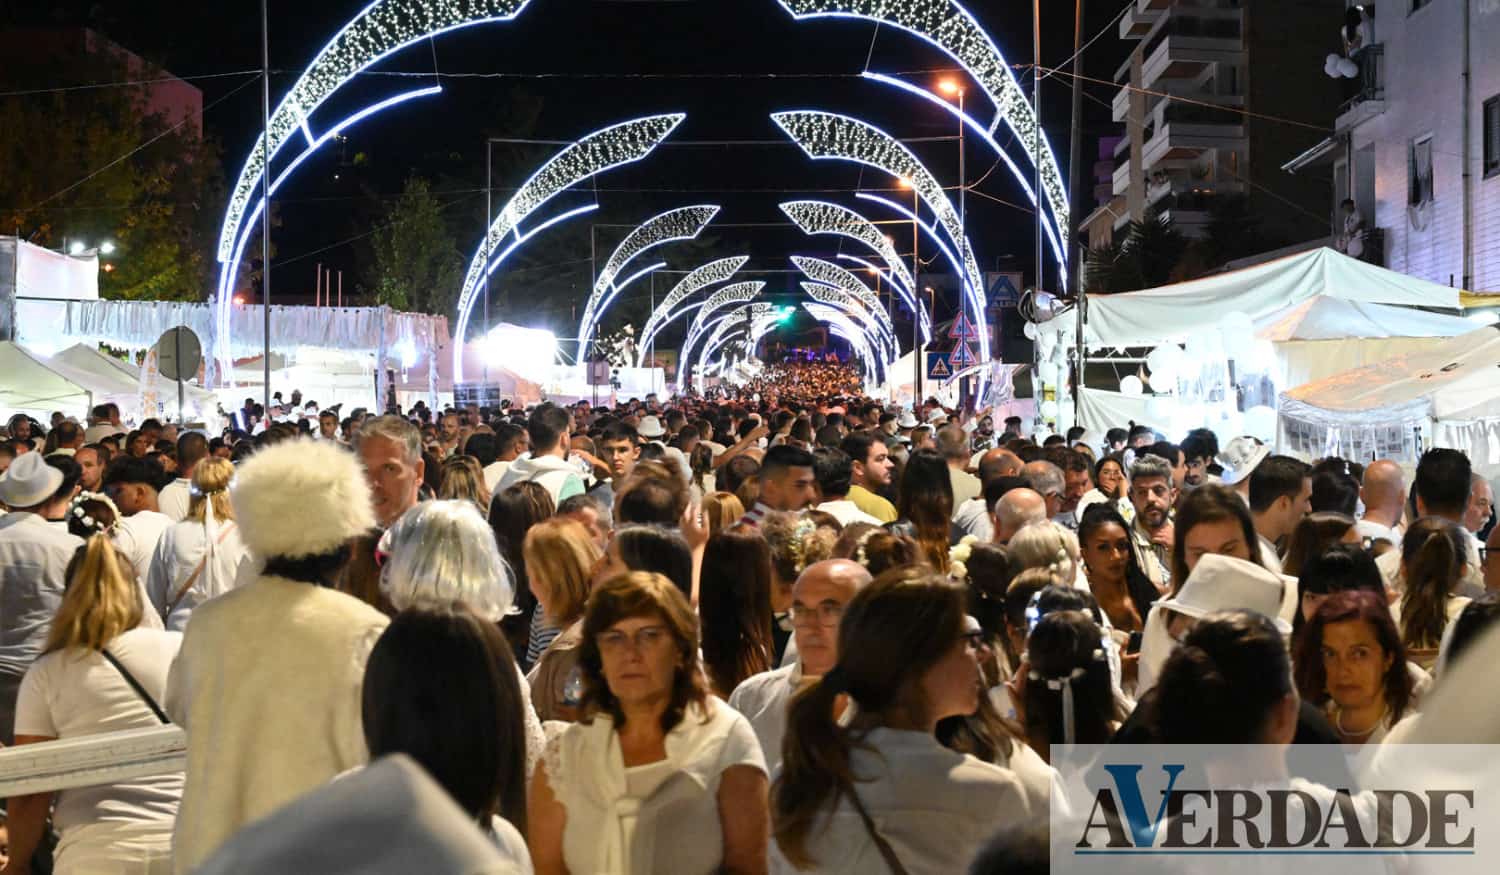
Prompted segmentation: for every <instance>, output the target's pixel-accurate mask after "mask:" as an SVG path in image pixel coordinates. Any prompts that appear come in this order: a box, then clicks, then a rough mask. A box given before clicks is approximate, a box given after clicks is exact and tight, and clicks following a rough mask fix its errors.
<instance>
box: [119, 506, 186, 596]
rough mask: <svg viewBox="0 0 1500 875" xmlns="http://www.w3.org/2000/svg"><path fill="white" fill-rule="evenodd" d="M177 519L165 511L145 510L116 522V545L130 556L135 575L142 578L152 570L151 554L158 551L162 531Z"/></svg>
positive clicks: (172, 524) (174, 523)
mask: <svg viewBox="0 0 1500 875" xmlns="http://www.w3.org/2000/svg"><path fill="white" fill-rule="evenodd" d="M176 524H177V523H176V521H175V520H173V519H172V518H171V517H169V516H167V515H166V514H164V513H157V512H156V511H154V510H143V511H139V512H138V513H135V514H133V515H131V516H128V517H125V518H123V519H121V520H120V521H119V522H117V523H115V533H114V540H115V546H116V547H119V548H120V549H121V550H122V551H124V553H125V555H126V556H127V557H129V559H130V564H131V565H133V566H135V576H136V577H138V578H140V579H141V580H145V579H146V575H147V574H148V573H150V571H151V555H152V554H153V553H155V552H156V542H157V541H160V540H161V536H162V533H163V532H165V531H166V530H167V529H170V528H171V527H172V526H174V525H176Z"/></svg>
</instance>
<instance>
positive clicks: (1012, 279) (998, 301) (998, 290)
mask: <svg viewBox="0 0 1500 875" xmlns="http://www.w3.org/2000/svg"><path fill="white" fill-rule="evenodd" d="M987 279H988V285H989V289H988V293H987V297H988V298H989V301H990V306H991V307H1014V306H1016V305H1017V304H1019V303H1020V302H1021V292H1020V290H1019V289H1018V288H1017V287H1018V286H1019V285H1020V284H1021V275H1020V274H1018V273H992V274H988V275H987Z"/></svg>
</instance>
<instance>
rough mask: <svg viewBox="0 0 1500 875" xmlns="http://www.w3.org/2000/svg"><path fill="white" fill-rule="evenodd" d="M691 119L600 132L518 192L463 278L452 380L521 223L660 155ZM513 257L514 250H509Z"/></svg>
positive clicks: (656, 118) (658, 118)
mask: <svg viewBox="0 0 1500 875" xmlns="http://www.w3.org/2000/svg"><path fill="white" fill-rule="evenodd" d="M685 118H687V116H686V115H685V114H683V113H670V114H666V115H653V116H646V117H644V118H638V119H633V120H631V121H628V122H621V123H620V124H617V125H611V126H610V127H607V128H603V129H601V130H597V131H595V132H593V133H591V134H589V135H587V136H585V137H583V138H581V139H579V140H578V141H577V142H576V143H573V144H572V145H570V146H568V147H567V148H566V149H563V150H562V151H561V152H559V153H557V154H556V155H554V156H553V157H552V158H551V159H550V160H549V161H548V162H547V163H546V164H543V165H542V166H541V168H540V169H538V170H537V171H536V173H534V174H532V176H531V178H530V179H528V180H526V182H525V183H523V184H522V185H521V187H520V188H519V189H517V191H516V193H515V195H514V196H512V197H511V199H510V202H509V203H507V204H506V205H505V208H504V209H502V210H501V211H500V215H499V216H498V217H497V218H496V219H495V220H494V222H493V224H491V225H490V227H489V230H488V231H487V232H486V236H485V240H484V241H482V242H481V243H480V244H479V249H478V251H476V252H475V253H474V258H473V260H472V261H471V262H470V263H469V270H468V273H467V274H466V275H465V276H464V285H463V290H462V291H461V292H460V293H459V298H458V320H457V327H456V329H455V330H454V332H453V379H454V380H456V381H457V380H462V379H463V343H464V336H465V334H466V333H467V332H468V327H469V315H470V313H472V312H473V309H474V304H475V302H476V301H477V300H478V297H479V291H480V287H481V285H482V281H483V279H484V277H485V276H487V275H488V273H489V272H491V271H493V270H494V269H495V267H496V266H497V265H496V264H495V263H493V262H492V263H490V264H488V265H487V264H486V263H485V261H486V256H487V255H488V254H490V253H493V252H495V251H496V250H497V249H500V248H501V244H503V243H504V242H505V238H506V237H507V236H508V235H514V236H515V237H516V240H517V241H518V242H519V241H520V239H521V230H520V225H521V222H523V221H525V220H526V219H527V218H528V217H529V216H530V215H531V214H532V213H534V212H535V211H536V210H537V209H539V208H540V207H541V206H542V205H544V204H546V203H547V202H548V201H549V200H551V199H552V198H553V197H555V196H556V195H558V194H559V193H561V192H563V191H565V190H567V189H568V188H570V187H572V186H574V185H576V184H578V183H579V182H582V181H583V180H585V179H588V178H589V177H591V176H594V175H596V174H599V173H603V172H604V171H606V170H611V169H614V168H616V167H620V166H622V165H625V164H631V163H634V162H636V161H640V160H641V159H643V158H645V157H646V156H647V155H650V154H651V153H652V152H654V151H656V147H657V146H660V145H661V144H662V141H664V140H665V139H666V138H667V137H668V136H669V135H670V134H671V133H672V131H674V130H676V129H677V126H678V125H680V124H682V121H683V119H685ZM507 251H509V250H507Z"/></svg>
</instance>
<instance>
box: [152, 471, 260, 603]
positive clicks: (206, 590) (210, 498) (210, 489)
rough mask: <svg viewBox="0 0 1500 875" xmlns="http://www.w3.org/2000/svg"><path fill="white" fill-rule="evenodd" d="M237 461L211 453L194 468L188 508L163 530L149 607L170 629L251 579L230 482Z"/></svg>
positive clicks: (156, 558)
mask: <svg viewBox="0 0 1500 875" xmlns="http://www.w3.org/2000/svg"><path fill="white" fill-rule="evenodd" d="M233 479H234V464H233V463H232V462H230V461H229V460H227V459H219V458H214V457H209V458H206V459H203V460H202V461H200V462H199V463H198V465H197V466H196V467H195V468H194V469H193V479H192V483H191V485H190V486H189V487H188V494H189V496H190V497H189V499H188V512H187V516H186V517H184V518H183V520H182V522H180V523H177V524H175V525H173V526H172V527H171V528H169V529H167V530H166V531H165V532H163V533H162V536H161V540H159V541H157V542H156V552H155V553H153V554H152V555H151V565H150V568H149V570H148V571H147V573H146V595H147V597H148V598H149V599H150V604H149V606H148V607H149V609H150V610H154V611H155V612H156V615H157V616H158V617H160V618H161V620H162V622H163V623H164V624H165V625H166V627H167V628H168V629H173V630H176V631H178V632H181V631H182V630H183V629H185V628H187V623H188V618H189V616H190V615H191V614H192V611H193V608H195V607H197V606H198V605H200V604H202V603H203V602H206V601H208V600H209V599H211V598H213V597H215V596H218V595H223V594H224V593H226V592H228V591H229V590H231V589H234V587H235V584H236V583H237V582H238V581H240V580H243V579H248V574H249V566H250V564H251V559H250V551H249V549H247V548H246V547H245V544H244V542H243V541H241V540H240V532H239V526H238V524H237V523H236V522H235V519H234V508H233V507H232V506H231V505H230V503H229V484H230V482H231V481H232V480H233Z"/></svg>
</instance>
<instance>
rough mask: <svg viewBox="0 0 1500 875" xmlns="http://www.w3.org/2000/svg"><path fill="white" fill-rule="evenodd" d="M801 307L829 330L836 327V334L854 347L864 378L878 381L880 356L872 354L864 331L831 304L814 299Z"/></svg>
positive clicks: (880, 366) (872, 351) (881, 369)
mask: <svg viewBox="0 0 1500 875" xmlns="http://www.w3.org/2000/svg"><path fill="white" fill-rule="evenodd" d="M802 308H803V309H804V310H806V311H807V312H808V313H810V314H812V317H813V318H814V319H816V320H818V321H819V322H822V323H824V324H825V325H828V326H829V328H830V330H834V329H837V332H836V333H837V334H838V335H839V336H840V337H842V338H844V340H847V341H848V342H849V344H850V345H851V346H853V347H854V348H855V350H854V351H855V354H856V355H857V356H858V357H859V359H860V363H861V364H862V365H863V366H864V372H865V376H866V379H867V380H868V381H869V382H872V383H875V382H879V381H880V380H879V378H880V373H881V371H883V370H884V367H883V365H882V364H881V362H880V360H879V359H880V357H879V356H877V355H874V350H873V349H871V348H870V344H869V341H868V340H866V339H865V337H866V332H865V330H864V329H862V328H861V327H860V326H859V325H858V324H856V323H855V322H854V320H853V319H851V318H850V317H849V315H848V314H846V313H845V312H844V311H843V310H841V309H839V308H838V307H835V306H833V305H831V304H820V303H817V302H815V301H804V302H803V304H802Z"/></svg>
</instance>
